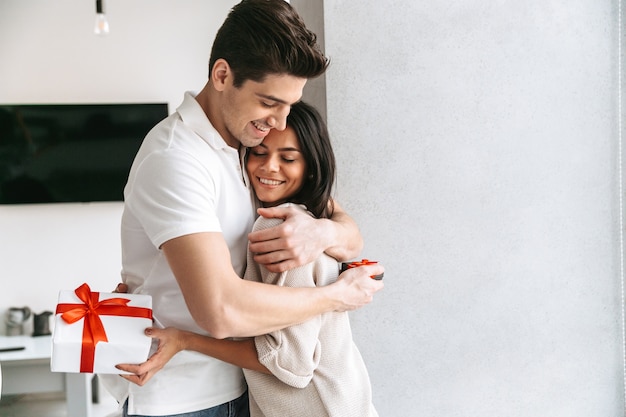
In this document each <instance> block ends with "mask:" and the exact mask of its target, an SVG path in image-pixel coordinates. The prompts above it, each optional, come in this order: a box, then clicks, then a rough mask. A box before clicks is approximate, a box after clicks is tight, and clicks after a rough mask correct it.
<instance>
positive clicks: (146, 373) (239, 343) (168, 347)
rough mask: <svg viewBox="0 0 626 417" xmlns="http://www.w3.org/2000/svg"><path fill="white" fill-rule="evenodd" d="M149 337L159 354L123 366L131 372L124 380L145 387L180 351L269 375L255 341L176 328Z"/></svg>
mask: <svg viewBox="0 0 626 417" xmlns="http://www.w3.org/2000/svg"><path fill="white" fill-rule="evenodd" d="M145 333H146V335H148V336H150V337H152V338H155V339H158V340H159V347H158V349H157V351H156V352H155V353H154V355H152V356H151V357H150V358H149V359H148V360H147V361H145V362H144V363H142V364H139V365H132V364H120V365H117V368H118V369H120V370H122V371H126V372H130V373H131V374H132V375H121V376H122V377H123V378H125V379H127V380H129V381H130V382H133V383H135V384H137V385H140V386H142V385H144V384H145V383H146V382H148V381H149V380H150V379H151V378H152V376H153V375H154V374H156V373H157V372H158V371H159V370H161V368H163V366H165V364H166V363H167V362H169V360H170V359H172V357H173V356H174V355H176V354H177V353H178V352H180V351H181V350H191V351H194V352H198V353H202V354H205V355H208V356H212V357H214V358H216V359H219V360H221V361H224V362H228V363H231V364H233V365H236V366H239V367H241V368H246V369H251V370H253V371H258V372H263V373H266V374H269V373H270V372H269V370H268V369H267V368H266V367H265V366H263V365H262V364H261V363H260V362H259V359H258V357H257V351H256V348H255V345H254V339H241V340H229V339H214V338H212V337H210V336H204V335H200V334H197V333H192V332H187V331H184V330H180V329H177V328H174V327H168V328H166V329H157V328H154V327H149V328H147V329H146V332H145Z"/></svg>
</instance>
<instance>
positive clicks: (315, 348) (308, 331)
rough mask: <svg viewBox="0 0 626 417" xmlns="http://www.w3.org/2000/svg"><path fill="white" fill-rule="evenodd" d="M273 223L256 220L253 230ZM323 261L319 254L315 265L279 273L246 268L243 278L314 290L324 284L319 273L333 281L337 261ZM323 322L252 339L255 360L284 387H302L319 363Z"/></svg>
mask: <svg viewBox="0 0 626 417" xmlns="http://www.w3.org/2000/svg"><path fill="white" fill-rule="evenodd" d="M276 221H277V219H263V218H259V219H258V220H257V223H256V224H255V230H258V229H261V228H267V227H271V226H273V225H276V224H277V223H276ZM278 222H279V223H280V221H278ZM326 258H328V257H327V256H326V255H322V256H321V257H320V259H318V260H316V261H315V262H312V263H310V264H307V265H303V266H301V267H298V268H294V269H291V270H289V271H285V272H282V273H272V272H269V271H268V270H267V269H265V268H264V267H263V266H258V265H255V266H254V267H253V268H250V265H248V266H249V267H248V271H247V272H246V279H252V280H258V281H262V282H264V283H267V284H274V285H281V286H288V287H315V286H316V282H325V281H326V279H325V277H321V276H319V274H322V275H328V274H331V275H332V274H334V275H335V277H334V278H336V275H337V269H338V268H337V262H336V261H334V260H332V261H331V262H330V263H328V259H326ZM330 259H332V258H330ZM320 261H324V262H321V263H320ZM323 265H326V267H323ZM332 265H334V268H333V266H332ZM254 275H257V276H254ZM318 279H319V281H318ZM323 319H324V316H323V315H320V316H317V317H315V318H313V319H311V320H308V321H306V322H304V323H301V324H298V325H295V326H291V327H288V328H285V329H282V330H279V331H275V332H271V333H268V334H265V335H262V336H257V337H255V345H256V349H257V354H258V357H259V361H260V362H261V363H262V364H263V365H264V366H265V367H267V368H268V369H269V370H270V372H271V373H272V374H273V375H274V376H276V377H277V378H278V379H280V380H281V381H282V382H284V383H285V384H288V385H290V386H293V387H295V388H304V387H306V386H307V385H308V384H309V382H310V381H311V379H312V378H313V373H314V371H315V369H316V368H317V366H318V364H319V360H320V356H321V344H320V341H319V332H320V328H321V325H322V322H323Z"/></svg>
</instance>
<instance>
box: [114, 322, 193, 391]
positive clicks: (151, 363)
mask: <svg viewBox="0 0 626 417" xmlns="http://www.w3.org/2000/svg"><path fill="white" fill-rule="evenodd" d="M145 333H146V335H147V336H150V337H151V338H153V339H159V347H158V348H157V351H156V352H155V353H154V355H152V356H150V358H148V360H147V361H145V362H144V363H142V364H139V365H132V364H120V365H117V366H116V368H117V369H120V370H122V371H126V372H130V373H131V374H132V375H129V374H122V375H120V376H121V377H122V378H124V379H127V380H128V381H130V382H132V383H135V384H137V385H139V386H143V385H145V384H146V382H148V381H149V380H150V379H151V378H152V376H153V375H154V374H156V373H157V372H159V371H160V370H161V368H163V367H164V366H165V364H166V363H167V362H169V360H170V359H172V357H174V355H176V354H177V353H178V352H180V351H181V350H184V349H185V342H184V341H185V334H186V332H184V331H183V330H179V329H176V328H174V327H168V328H166V329H157V328H155V327H148V328H147V329H146V330H145Z"/></svg>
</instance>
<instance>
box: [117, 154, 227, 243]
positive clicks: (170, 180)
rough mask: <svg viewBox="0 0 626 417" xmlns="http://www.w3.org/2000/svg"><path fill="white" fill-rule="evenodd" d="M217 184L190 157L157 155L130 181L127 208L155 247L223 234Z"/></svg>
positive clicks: (148, 157) (200, 165)
mask: <svg viewBox="0 0 626 417" xmlns="http://www.w3.org/2000/svg"><path fill="white" fill-rule="evenodd" d="M216 183H218V182H217V181H215V179H214V178H212V176H211V175H210V174H209V172H208V170H207V169H205V168H204V167H203V166H202V164H201V163H200V162H199V161H197V160H196V159H195V158H193V157H192V156H191V155H189V154H187V153H185V152H182V151H178V150H165V151H159V152H154V153H152V154H150V155H149V156H147V157H146V158H145V159H144V160H143V161H142V163H141V165H140V166H138V167H137V170H136V172H135V173H134V176H133V178H132V182H129V185H128V186H127V190H126V193H125V200H126V206H127V207H128V208H129V209H130V210H131V211H132V212H134V213H135V214H136V217H137V218H138V219H140V221H141V222H142V226H143V228H144V229H145V231H146V233H147V234H148V236H149V237H150V240H151V241H152V243H153V244H154V245H155V246H156V247H160V246H161V244H163V243H164V242H166V241H167V240H170V239H172V238H174V237H178V236H183V235H186V234H190V233H197V232H202V231H207V232H221V228H220V223H219V220H218V218H217V214H216V199H217V198H218V193H219V190H218V189H217V188H216Z"/></svg>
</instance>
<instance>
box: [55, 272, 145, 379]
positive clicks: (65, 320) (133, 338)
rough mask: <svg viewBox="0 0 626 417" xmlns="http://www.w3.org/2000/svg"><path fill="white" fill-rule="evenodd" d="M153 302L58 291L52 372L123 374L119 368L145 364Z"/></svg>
mask: <svg viewBox="0 0 626 417" xmlns="http://www.w3.org/2000/svg"><path fill="white" fill-rule="evenodd" d="M150 326H152V297H151V296H149V295H143V294H112V293H104V292H92V291H91V290H90V288H89V286H88V285H87V284H83V285H81V286H80V287H78V288H77V289H76V290H74V291H60V292H59V304H58V305H57V309H56V316H55V321H54V330H53V335H52V358H51V360H50V368H51V370H52V372H83V373H101V374H122V373H124V372H122V371H120V370H119V369H117V368H116V367H115V365H117V364H120V363H133V364H138V363H142V362H145V360H146V359H147V358H148V355H149V353H150V345H151V343H152V339H151V338H150V337H148V336H146V335H145V334H144V330H145V329H146V327H150Z"/></svg>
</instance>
